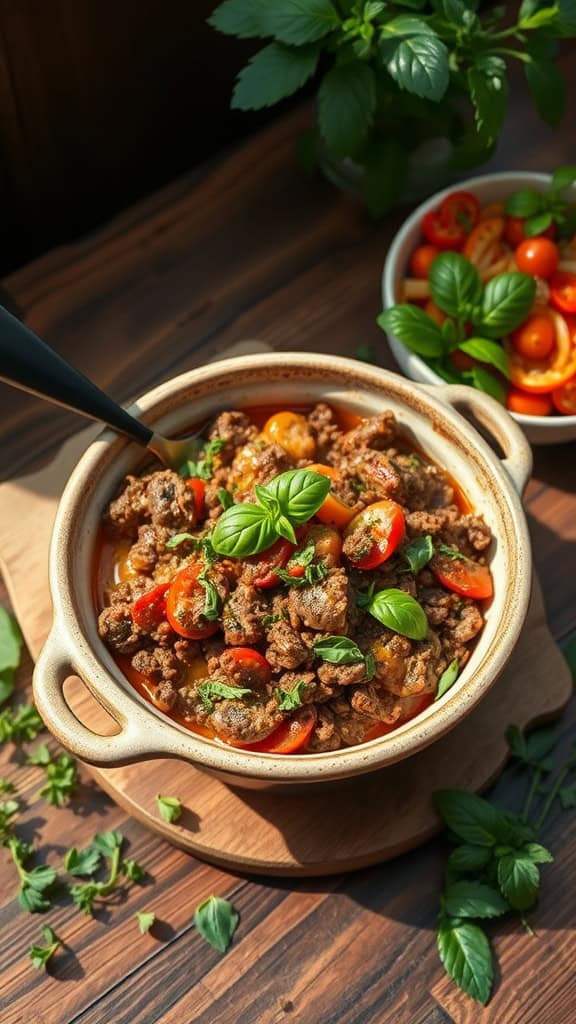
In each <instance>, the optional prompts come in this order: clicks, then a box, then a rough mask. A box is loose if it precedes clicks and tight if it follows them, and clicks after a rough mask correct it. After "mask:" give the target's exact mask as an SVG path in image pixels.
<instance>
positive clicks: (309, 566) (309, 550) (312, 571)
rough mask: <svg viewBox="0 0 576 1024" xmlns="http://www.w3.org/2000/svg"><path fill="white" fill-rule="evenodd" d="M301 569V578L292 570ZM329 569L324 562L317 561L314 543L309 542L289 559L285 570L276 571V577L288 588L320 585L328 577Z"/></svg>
mask: <svg viewBox="0 0 576 1024" xmlns="http://www.w3.org/2000/svg"><path fill="white" fill-rule="evenodd" d="M297 567H301V568H302V570H303V572H302V575H301V576H296V575H294V573H293V572H292V573H291V572H290V570H291V569H292V570H294V569H295V568H297ZM328 572H329V570H328V568H327V566H326V565H325V564H324V562H320V561H317V560H316V548H315V545H314V542H313V541H309V542H308V543H307V544H305V545H304V547H303V548H301V549H300V550H299V551H295V552H294V554H293V555H292V556H291V557H290V558H289V559H288V562H287V563H286V568H285V569H276V575H277V576H278V577H279V579H281V580H282V582H283V583H285V584H286V586H288V587H304V586H309V585H310V584H312V583H318V582H319V581H320V580H323V579H325V578H326V576H327V575H328Z"/></svg>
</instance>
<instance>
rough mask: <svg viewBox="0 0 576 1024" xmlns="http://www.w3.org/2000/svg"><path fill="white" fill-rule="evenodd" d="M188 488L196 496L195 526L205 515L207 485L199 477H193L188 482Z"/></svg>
mask: <svg viewBox="0 0 576 1024" xmlns="http://www.w3.org/2000/svg"><path fill="white" fill-rule="evenodd" d="M186 486H187V487H189V488H190V490H191V491H192V492H193V494H194V525H196V523H197V522H198V520H199V519H201V518H202V516H203V515H204V496H205V494H206V484H205V483H204V481H203V480H201V479H200V477H199V476H191V477H190V478H189V479H188V480H187V481H186Z"/></svg>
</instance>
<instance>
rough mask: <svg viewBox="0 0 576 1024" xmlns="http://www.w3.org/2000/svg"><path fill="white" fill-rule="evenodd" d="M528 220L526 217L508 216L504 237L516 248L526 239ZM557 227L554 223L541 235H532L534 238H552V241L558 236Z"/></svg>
mask: <svg viewBox="0 0 576 1024" xmlns="http://www.w3.org/2000/svg"><path fill="white" fill-rule="evenodd" d="M525 224H526V220H525V219H524V217H508V219H507V221H506V227H505V228H504V237H505V239H506V241H507V242H508V243H509V244H510V245H511V246H512V248H513V249H515V248H516V247H517V246H518V245H520V243H521V242H524V241H525V239H526V233H525V231H524V225H525ZM556 235H557V229H556V225H555V224H554V223H552V224H551V225H550V227H548V228H546V231H541V232H540V234H539V235H534V236H530V237H534V238H551V239H552V241H554V239H555V238H556Z"/></svg>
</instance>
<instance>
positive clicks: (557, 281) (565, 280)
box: [549, 270, 576, 313]
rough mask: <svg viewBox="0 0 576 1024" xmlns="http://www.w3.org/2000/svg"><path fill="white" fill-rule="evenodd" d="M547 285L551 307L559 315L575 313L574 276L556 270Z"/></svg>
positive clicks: (575, 286) (575, 282) (575, 291)
mask: <svg viewBox="0 0 576 1024" xmlns="http://www.w3.org/2000/svg"><path fill="white" fill-rule="evenodd" d="M549 284H550V302H551V303H552V305H553V306H554V307H555V308H556V309H559V310H560V312H561V313H576V274H571V273H570V272H569V271H567V270H558V271H557V272H556V273H555V274H553V275H552V277H551V278H550V281H549Z"/></svg>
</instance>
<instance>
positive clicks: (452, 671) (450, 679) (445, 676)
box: [434, 658, 460, 701]
mask: <svg viewBox="0 0 576 1024" xmlns="http://www.w3.org/2000/svg"><path fill="white" fill-rule="evenodd" d="M459 671H460V665H459V662H458V658H454V660H453V661H451V662H450V664H449V665H448V668H446V669H444V671H443V673H442V675H441V676H440V679H439V680H438V689H437V690H436V696H435V697H434V701H437V700H440V697H443V696H444V694H445V693H447V692H448V690H449V689H450V687H451V686H454V683H455V682H456V680H457V678H458V672H459Z"/></svg>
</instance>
